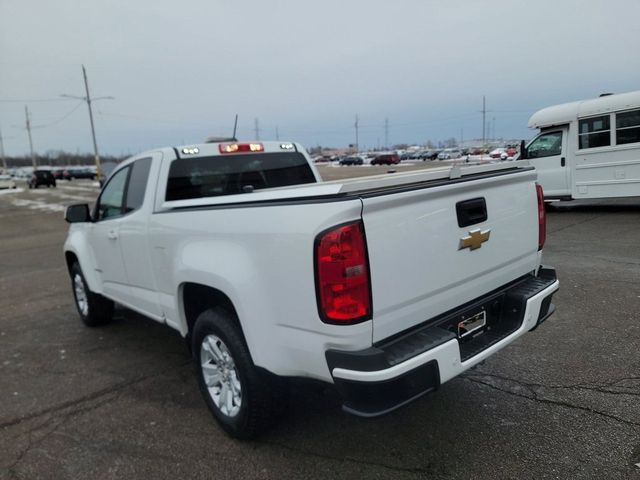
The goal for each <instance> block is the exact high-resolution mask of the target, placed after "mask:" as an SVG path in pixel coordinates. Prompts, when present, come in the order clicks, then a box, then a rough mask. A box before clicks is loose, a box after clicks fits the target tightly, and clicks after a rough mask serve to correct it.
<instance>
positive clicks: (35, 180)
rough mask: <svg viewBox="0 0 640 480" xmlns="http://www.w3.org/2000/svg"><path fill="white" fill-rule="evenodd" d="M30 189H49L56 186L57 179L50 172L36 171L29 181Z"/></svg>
mask: <svg viewBox="0 0 640 480" xmlns="http://www.w3.org/2000/svg"><path fill="white" fill-rule="evenodd" d="M28 185H29V188H38V187H39V186H40V185H46V186H47V187H54V188H55V186H56V179H55V177H54V176H53V173H51V171H50V170H34V172H33V173H32V174H31V178H30V179H29V181H28Z"/></svg>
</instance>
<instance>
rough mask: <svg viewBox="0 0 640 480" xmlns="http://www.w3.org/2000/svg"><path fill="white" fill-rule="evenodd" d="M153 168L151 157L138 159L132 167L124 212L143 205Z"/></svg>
mask: <svg viewBox="0 0 640 480" xmlns="http://www.w3.org/2000/svg"><path fill="white" fill-rule="evenodd" d="M150 169H151V158H141V159H140V160H136V161H135V162H134V163H133V166H132V167H131V176H130V177H129V186H128V187H127V197H126V201H125V203H126V206H125V209H124V213H129V212H132V211H133V210H137V209H138V208H140V207H141V206H142V202H144V194H145V192H146V190H147V180H148V179H149V170H150Z"/></svg>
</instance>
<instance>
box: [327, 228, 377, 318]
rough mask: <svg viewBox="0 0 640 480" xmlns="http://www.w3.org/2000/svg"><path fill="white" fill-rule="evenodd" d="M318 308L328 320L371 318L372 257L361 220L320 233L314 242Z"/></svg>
mask: <svg viewBox="0 0 640 480" xmlns="http://www.w3.org/2000/svg"><path fill="white" fill-rule="evenodd" d="M315 259H316V291H317V296H318V310H319V313H320V317H321V318H322V321H324V322H325V323H336V324H353V323H358V322H362V321H364V320H368V319H370V318H371V281H370V278H369V260H368V258H367V246H366V242H365V236H364V226H363V224H362V222H361V221H358V222H354V223H349V224H347V225H341V226H339V227H335V228H332V229H331V230H328V231H325V232H323V233H321V234H320V235H318V237H317V238H316V242H315Z"/></svg>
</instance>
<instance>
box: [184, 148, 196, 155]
mask: <svg viewBox="0 0 640 480" xmlns="http://www.w3.org/2000/svg"><path fill="white" fill-rule="evenodd" d="M182 153H184V154H185V155H195V154H196V153H200V149H199V148H198V147H191V148H183V149H182Z"/></svg>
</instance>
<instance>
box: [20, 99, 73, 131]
mask: <svg viewBox="0 0 640 480" xmlns="http://www.w3.org/2000/svg"><path fill="white" fill-rule="evenodd" d="M81 106H82V102H78V104H77V105H76V106H75V107H73V108H72V109H71V110H70V111H69V112H67V113H65V114H64V115H63V116H62V117H60V118H59V119H57V120H54V121H53V122H50V123H45V124H43V125H31V128H48V127H52V126H54V125H57V124H59V123H61V122H63V121H64V120H66V119H67V118H69V117H70V116H71V115H72V114H73V112H75V111H76V110H78V108H80V107H81Z"/></svg>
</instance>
